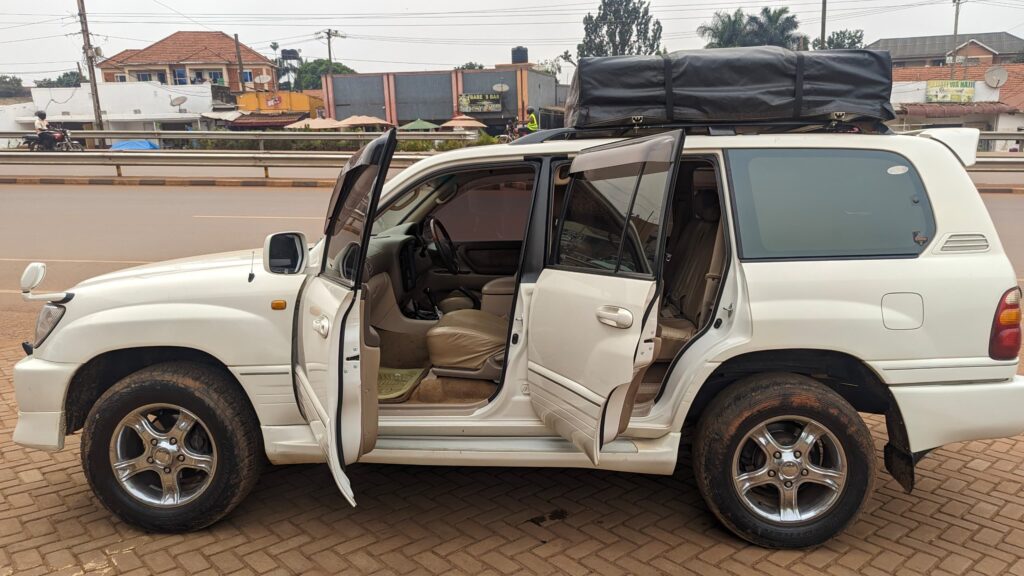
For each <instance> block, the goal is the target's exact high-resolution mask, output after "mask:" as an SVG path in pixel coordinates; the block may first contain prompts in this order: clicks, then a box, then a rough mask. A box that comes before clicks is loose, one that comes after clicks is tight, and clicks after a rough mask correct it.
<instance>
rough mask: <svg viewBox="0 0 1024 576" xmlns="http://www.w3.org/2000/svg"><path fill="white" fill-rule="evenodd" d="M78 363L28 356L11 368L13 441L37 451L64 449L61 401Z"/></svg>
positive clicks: (62, 402) (62, 401) (63, 422)
mask: <svg viewBox="0 0 1024 576" xmlns="http://www.w3.org/2000/svg"><path fill="white" fill-rule="evenodd" d="M76 370H78V364H62V363H59V362H48V361H46V360H40V359H38V358H34V357H32V356H29V357H28V358H23V359H22V360H21V361H20V362H18V363H17V364H15V365H14V398H15V400H16V401H17V403H18V424H17V426H15V427H14V441H15V442H17V443H18V444H21V445H22V446H27V447H29V448H38V449H40V450H50V451H53V450H60V449H61V448H63V447H64V428H65V417H64V398H65V397H66V396H67V390H68V385H69V384H70V383H71V378H72V377H73V376H74V375H75V371H76Z"/></svg>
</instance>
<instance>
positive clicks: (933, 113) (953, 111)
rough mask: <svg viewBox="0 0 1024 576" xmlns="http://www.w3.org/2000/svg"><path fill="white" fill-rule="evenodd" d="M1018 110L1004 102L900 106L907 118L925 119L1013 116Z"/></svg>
mask: <svg viewBox="0 0 1024 576" xmlns="http://www.w3.org/2000/svg"><path fill="white" fill-rule="evenodd" d="M1014 112H1017V108H1015V107H1013V106H1010V105H1009V104H1003V103H1002V102H968V103H964V104H955V103H939V102H929V103H927V104H925V103H905V104H900V112H899V113H900V114H901V115H905V116H918V117H920V116H923V117H925V118H958V117H960V116H972V115H978V114H982V115H984V114H1011V113H1014Z"/></svg>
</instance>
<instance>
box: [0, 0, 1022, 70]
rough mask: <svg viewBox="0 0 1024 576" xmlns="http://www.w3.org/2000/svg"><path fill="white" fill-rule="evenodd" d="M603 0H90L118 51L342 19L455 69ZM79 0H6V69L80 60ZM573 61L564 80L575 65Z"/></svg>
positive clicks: (943, 19)
mask: <svg viewBox="0 0 1024 576" xmlns="http://www.w3.org/2000/svg"><path fill="white" fill-rule="evenodd" d="M598 4H599V0H589V1H581V0H567V1H566V2H562V3H553V2H548V3H546V4H545V3H542V2H541V1H540V0H520V1H518V2H513V1H511V0H489V1H486V0H476V1H471V0H433V1H432V2H416V3H411V2H408V1H405V2H401V1H397V0H373V1H372V2H351V1H349V2H339V1H337V0H333V1H330V0H292V1H288V2H283V1H281V0H274V1H271V0H246V1H245V2H240V1H234V0H232V1H220V2H214V1H213V0H86V8H87V10H88V12H89V22H90V28H91V31H92V33H93V37H94V38H93V41H94V43H95V44H97V45H98V46H101V47H102V49H103V51H104V53H105V54H106V55H108V56H110V55H113V54H114V53H116V52H118V51H120V50H123V49H125V48H143V47H145V46H147V45H148V44H150V43H152V42H154V41H156V40H159V39H161V38H163V37H165V36H167V35H169V34H171V33H173V32H175V31H177V30H207V29H209V30H221V31H224V32H226V33H228V34H235V33H237V34H238V35H239V37H240V39H241V40H242V42H244V43H246V44H248V45H249V46H251V47H253V48H254V49H256V50H257V51H259V52H261V53H264V54H266V55H268V56H270V55H272V52H271V50H270V47H269V44H270V42H271V41H275V40H276V41H277V42H278V43H279V44H280V45H281V47H282V48H300V49H302V56H303V57H305V58H316V57H326V56H327V45H326V43H325V42H324V41H322V40H318V39H317V38H316V37H315V34H316V32H317V31H318V30H323V29H324V28H328V27H329V28H332V29H337V30H339V31H340V32H342V33H344V34H346V35H347V38H344V39H337V40H335V41H334V43H333V49H334V57H335V60H336V61H341V62H345V63H346V64H348V65H349V66H351V67H352V68H355V69H356V70H357V71H359V72H381V71H405V70H431V69H443V68H451V67H454V66H456V65H459V64H462V63H464V62H466V61H469V60H472V61H476V62H480V63H482V64H485V65H487V66H492V65H494V64H497V63H505V62H509V61H510V50H511V48H512V47H513V46H516V45H518V44H521V45H523V46H526V47H527V48H529V50H530V59H531V61H534V62H537V61H540V60H544V59H547V58H553V57H555V56H557V55H558V54H561V53H562V52H563V51H564V50H566V49H568V50H570V51H572V52H573V53H574V54H575V50H576V43H577V42H578V41H579V40H580V37H581V36H582V33H583V25H582V23H581V20H582V18H583V16H584V15H585V14H586V13H587V12H588V11H596V8H597V6H598ZM762 6H772V7H776V6H789V7H790V10H791V11H793V12H795V13H796V15H797V16H798V18H799V20H800V24H801V32H803V33H805V34H808V35H809V36H811V37H812V38H813V37H816V36H817V35H818V34H819V31H820V27H821V23H820V22H821V4H820V1H815V0H792V1H791V2H784V1H779V0H771V1H768V2H757V1H755V0H738V1H735V2H732V3H729V2H726V1H725V0H692V1H691V2H681V1H679V0H654V1H653V2H652V4H651V11H652V13H653V15H654V16H655V17H656V18H658V19H660V20H661V23H662V25H663V26H664V29H665V31H664V36H663V43H664V45H665V46H666V47H667V48H668V49H669V50H680V49H687V48H700V47H702V46H703V44H704V41H703V40H701V39H700V38H699V37H697V35H696V32H695V30H696V28H697V26H698V25H700V24H701V23H703V22H706V21H708V20H710V18H711V16H712V15H713V14H714V12H715V11H717V10H733V9H735V8H737V7H741V8H744V10H746V11H748V12H756V11H757V10H759V9H760V8H761V7H762ZM828 8H829V13H828V30H829V31H832V30H837V29H842V28H862V29H864V32H865V41H867V42H871V41H873V40H876V39H878V38H887V37H894V36H923V35H932V34H951V33H952V31H953V4H952V2H951V0H903V1H902V2H897V1H896V0H828ZM76 12H77V9H76V5H75V2H74V0H46V1H38V0H37V1H35V2H30V1H27V0H0V48H3V50H2V52H0V74H15V75H17V76H21V77H22V78H24V79H25V83H26V84H31V82H32V81H33V80H35V79H39V78H46V77H52V76H56V75H59V74H60V72H61V71H64V70H72V69H74V68H75V62H76V60H79V59H80V57H81V36H80V35H79V34H77V32H78V29H79V25H78V22H77V19H76V18H75V16H74V14H75V13H76ZM1000 30H1006V31H1009V32H1012V33H1017V34H1018V35H1022V36H1024V0H971V1H969V2H964V4H963V5H962V7H961V11H960V31H961V32H963V33H970V32H995V31H1000ZM571 71H572V68H571V67H569V66H566V67H565V70H564V71H563V74H562V76H563V79H564V78H567V77H568V76H569V75H570V74H571Z"/></svg>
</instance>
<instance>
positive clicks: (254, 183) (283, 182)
mask: <svg viewBox="0 0 1024 576" xmlns="http://www.w3.org/2000/svg"><path fill="white" fill-rule="evenodd" d="M334 182H335V181H334V180H333V179H332V180H325V179H313V180H311V179H301V180H300V179H293V178H153V177H146V178H136V177H125V176H121V177H95V178H82V177H76V178H52V177H46V178H41V177H35V176H0V184H22V185H36V184H46V185H67V186H87V185H98V186H250V187H267V188H330V187H332V186H334Z"/></svg>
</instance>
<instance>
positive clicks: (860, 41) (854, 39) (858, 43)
mask: <svg viewBox="0 0 1024 576" xmlns="http://www.w3.org/2000/svg"><path fill="white" fill-rule="evenodd" d="M813 46H814V49H815V50H821V49H822V45H821V38H815V39H814V44H813ZM863 47H864V31H863V30H859V29H858V30H836V31H834V32H832V33H831V34H829V35H828V38H826V39H825V46H824V48H825V49H827V50H839V49H843V48H863Z"/></svg>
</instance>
